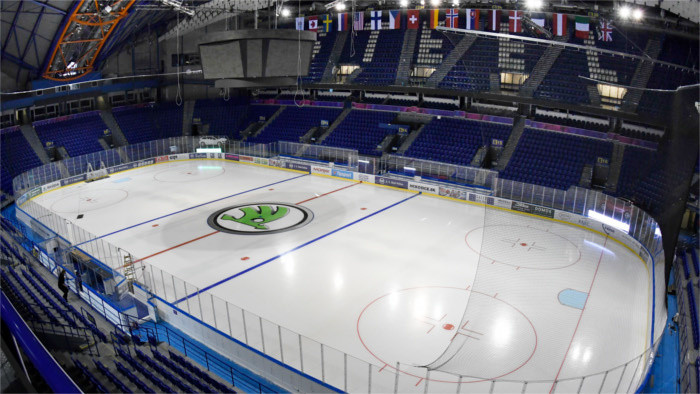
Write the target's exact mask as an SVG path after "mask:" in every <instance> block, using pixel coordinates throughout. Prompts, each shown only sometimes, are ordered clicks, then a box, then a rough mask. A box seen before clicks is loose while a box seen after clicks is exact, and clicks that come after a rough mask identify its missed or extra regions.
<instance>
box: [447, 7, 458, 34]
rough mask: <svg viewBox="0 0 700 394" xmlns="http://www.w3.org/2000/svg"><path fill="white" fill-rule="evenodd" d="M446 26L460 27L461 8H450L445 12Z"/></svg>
mask: <svg viewBox="0 0 700 394" xmlns="http://www.w3.org/2000/svg"><path fill="white" fill-rule="evenodd" d="M445 26H447V27H453V28H455V29H456V28H458V27H459V9H457V8H450V9H448V10H447V13H446V14H445Z"/></svg>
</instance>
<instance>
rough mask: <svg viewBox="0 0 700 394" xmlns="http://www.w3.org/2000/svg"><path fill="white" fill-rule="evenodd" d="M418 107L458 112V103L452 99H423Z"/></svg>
mask: <svg viewBox="0 0 700 394" xmlns="http://www.w3.org/2000/svg"><path fill="white" fill-rule="evenodd" d="M420 106H421V107H424V108H434V109H444V110H448V111H456V110H459V101H458V100H455V99H454V98H441V97H436V98H425V99H424V100H423V102H422V103H421V105H420Z"/></svg>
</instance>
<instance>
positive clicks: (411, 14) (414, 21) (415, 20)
mask: <svg viewBox="0 0 700 394" xmlns="http://www.w3.org/2000/svg"><path fill="white" fill-rule="evenodd" d="M406 21H407V23H406V27H407V28H408V29H417V28H418V26H419V25H420V11H418V10H408V11H406Z"/></svg>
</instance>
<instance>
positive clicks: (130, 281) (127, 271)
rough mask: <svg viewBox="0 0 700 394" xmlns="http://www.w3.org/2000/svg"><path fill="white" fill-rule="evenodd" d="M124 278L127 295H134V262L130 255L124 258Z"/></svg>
mask: <svg viewBox="0 0 700 394" xmlns="http://www.w3.org/2000/svg"><path fill="white" fill-rule="evenodd" d="M124 277H125V278H126V285H127V288H128V289H129V293H131V294H134V282H135V281H136V269H135V268H134V261H133V258H132V257H131V255H130V254H127V255H126V256H124Z"/></svg>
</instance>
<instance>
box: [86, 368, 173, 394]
mask: <svg viewBox="0 0 700 394" xmlns="http://www.w3.org/2000/svg"><path fill="white" fill-rule="evenodd" d="M95 364H97V361H96V362H95ZM114 365H116V366H117V371H119V372H121V373H122V375H124V376H126V378H127V379H128V380H129V381H130V382H131V383H133V384H135V385H136V387H138V388H139V390H141V391H142V392H144V393H155V391H153V389H152V388H150V387H149V386H148V385H147V384H146V383H144V382H143V381H142V380H141V379H139V378H138V377H137V376H136V375H134V374H133V373H132V372H131V371H130V370H129V368H127V367H125V366H124V364H122V363H120V362H119V361H116V360H115V361H114ZM166 391H168V392H172V391H169V390H166Z"/></svg>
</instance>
